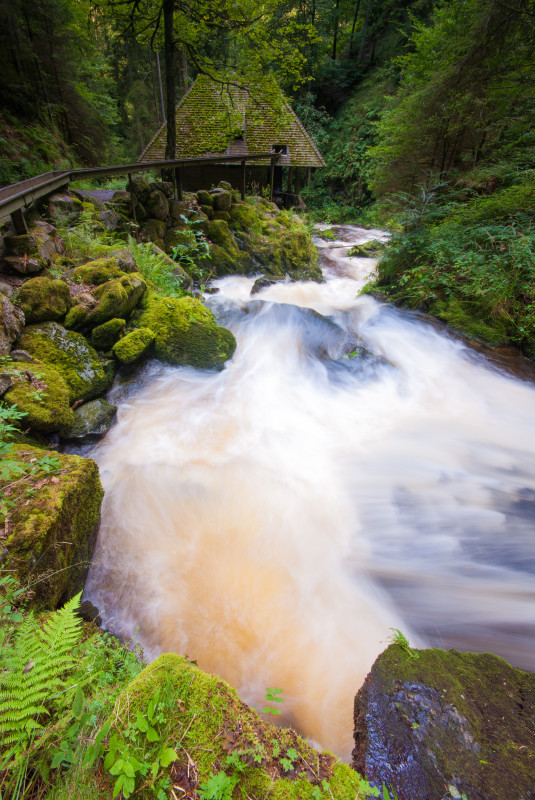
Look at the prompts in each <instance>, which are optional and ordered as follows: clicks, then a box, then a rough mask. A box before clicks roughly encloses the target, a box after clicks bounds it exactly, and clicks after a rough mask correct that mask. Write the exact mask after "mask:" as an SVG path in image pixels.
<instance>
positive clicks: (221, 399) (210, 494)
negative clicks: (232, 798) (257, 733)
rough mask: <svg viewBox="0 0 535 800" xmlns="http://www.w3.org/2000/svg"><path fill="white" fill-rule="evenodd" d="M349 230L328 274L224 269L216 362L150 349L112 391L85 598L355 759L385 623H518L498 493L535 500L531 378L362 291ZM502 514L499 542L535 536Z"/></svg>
mask: <svg viewBox="0 0 535 800" xmlns="http://www.w3.org/2000/svg"><path fill="white" fill-rule="evenodd" d="M341 232H342V235H343V236H345V241H344V238H342V240H341V241H340V242H334V243H329V250H328V252H325V255H324V261H325V263H327V264H328V267H327V269H326V278H327V281H326V283H324V284H322V285H317V284H288V283H282V284H278V285H275V286H271V287H268V288H267V289H264V290H263V291H262V292H261V293H260V294H259V295H256V296H254V297H253V298H251V297H250V296H249V295H250V291H251V288H252V285H253V280H252V279H249V278H242V277H235V278H228V279H222V280H221V281H219V282H218V285H219V288H220V290H221V291H220V294H219V295H216V296H214V297H213V298H212V300H211V303H212V307H213V309H214V311H215V313H216V314H217V315H218V316H219V318H220V319H221V320H222V321H223V322H224V324H226V325H227V326H228V327H231V328H232V330H233V331H234V333H235V335H236V337H237V340H238V348H237V351H236V354H235V356H234V358H233V360H232V361H231V362H230V363H228V364H227V365H226V368H225V369H224V370H223V371H222V372H220V373H210V372H201V371H197V370H193V369H188V368H162V369H161V370H160V372H159V373H158V374H157V375H156V376H155V377H154V378H153V380H152V382H150V384H149V385H148V386H145V388H142V389H140V390H139V391H137V392H133V393H132V394H131V395H130V397H129V398H128V399H127V400H126V401H125V402H123V404H122V405H121V407H120V411H119V420H118V423H117V425H116V426H115V427H114V429H113V430H112V431H111V433H110V434H109V435H108V437H107V438H106V440H105V442H104V443H103V445H102V446H101V447H100V449H99V450H98V452H97V460H98V463H99V465H100V469H101V475H102V482H103V485H104V489H105V493H106V494H105V500H104V506H103V517H102V528H101V531H100V535H99V540H98V545H97V549H96V553H95V558H94V562H93V565H92V568H91V572H90V577H89V580H88V584H87V589H86V596H87V597H88V598H89V599H91V600H92V602H93V603H95V605H96V606H97V607H98V608H99V609H100V610H101V612H102V616H103V619H104V622H105V624H106V625H107V627H109V628H110V629H111V630H114V631H115V632H117V633H119V634H120V635H122V636H126V637H131V638H133V639H134V640H136V641H139V642H140V643H141V644H142V646H143V648H144V649H145V652H146V654H147V655H148V656H149V657H153V656H156V655H157V654H158V653H160V652H162V651H176V652H180V653H182V654H185V655H187V656H188V657H189V658H191V659H195V660H196V661H197V662H198V664H199V666H200V667H202V668H203V669H206V670H208V671H211V672H215V673H218V674H220V675H221V676H222V677H223V678H225V679H226V680H228V681H229V682H230V683H232V684H233V685H234V686H235V687H236V688H237V689H238V691H239V692H240V694H241V696H242V697H243V698H244V699H245V700H247V701H248V702H251V703H253V704H255V705H257V706H258V705H263V704H264V701H263V694H264V690H265V688H266V687H267V686H278V687H282V688H283V690H284V697H285V703H284V705H283V710H284V721H285V722H286V723H288V724H292V725H294V726H295V727H296V728H297V729H298V730H299V731H300V732H302V733H303V734H305V735H307V736H309V737H310V738H311V739H312V740H313V741H315V742H317V743H319V744H321V745H322V746H324V747H328V748H329V749H331V750H333V751H334V752H336V753H338V754H339V755H340V756H342V757H345V758H348V757H349V753H350V750H351V745H352V741H351V740H352V730H351V726H352V707H353V697H354V695H355V693H356V691H357V689H358V688H359V687H360V686H361V684H362V682H363V680H364V678H365V676H366V673H367V671H368V670H369V668H370V667H371V665H372V663H373V661H374V659H375V657H376V656H377V654H378V653H379V652H380V651H381V650H383V649H384V648H385V646H386V645H387V641H388V638H389V635H390V633H391V631H390V630H389V629H390V628H395V627H398V628H401V629H402V630H403V631H404V632H405V633H406V634H408V635H410V638H411V640H412V641H413V642H414V643H415V644H418V643H424V642H425V641H429V640H433V636H434V637H435V641H438V642H439V643H445V644H446V645H447V644H448V642H449V641H450V639H453V640H455V635H458V636H459V637H460V639H462V637H463V635H464V636H465V638H467V639H468V640H469V638H470V631H473V630H476V631H481V630H482V629H484V630H486V631H487V633H488V635H489V636H490V633H489V631H491V628H492V625H493V624H494V622H495V621H496V620H497V621H498V623H499V626H501V627H502V628H503V627H504V626H505V628H507V626H508V625H510V624H511V621H512V620H513V619H514V620H516V621H517V623H518V624H519V625H520V626H521V627H522V625H524V626H527V625H529V614H530V613H531V612H530V611H529V608H530V602H532V600H533V594H531V597H530V592H531V593H532V592H533V580H532V575H531V576H530V575H529V574H526V572H525V570H524V571H522V569H520V570H518V569H516V568H515V566H514V564H513V563H507V559H504V556H503V547H502V544H501V542H502V539H503V540H505V537H506V532H507V524H506V517H507V512H506V508H505V506H506V505H507V507H508V509H509V511H511V508H513V507H514V503H515V502H516V501H518V498H519V497H520V496H522V492H524V493H525V492H528V494H529V492H532V493H533V496H534V497H535V481H534V478H533V475H534V474H535V464H534V457H533V452H534V451H535V441H533V434H532V433H531V428H530V427H529V425H530V421H531V417H532V412H533V407H534V405H533V401H534V398H535V393H534V392H533V389H532V387H531V386H530V385H529V384H527V383H523V382H521V381H517V380H514V379H511V378H508V377H507V376H505V375H502V374H500V373H499V372H497V371H496V370H493V369H491V368H490V367H489V365H488V364H486V363H484V362H482V361H481V359H479V360H478V357H475V356H472V354H471V351H469V349H468V348H467V347H466V346H465V345H463V344H461V343H459V342H458V341H455V340H453V339H451V338H449V337H448V336H447V334H445V333H441V332H440V331H437V330H435V329H434V328H433V327H431V326H430V325H429V324H427V323H425V322H422V321H420V320H417V319H414V318H412V317H407V316H406V315H404V314H402V313H400V312H397V311H396V310H395V309H388V308H385V307H384V306H381V305H380V304H379V303H377V302H376V301H374V300H373V299H371V298H367V297H363V298H359V299H355V295H356V292H357V290H358V288H359V286H360V285H362V283H363V282H364V280H365V278H366V274H367V273H366V270H367V271H368V272H369V265H370V263H372V262H370V260H366V259H353V260H351V259H349V258H348V257H347V249H348V248H349V244H350V242H349V244H348V241H347V240H348V238H349V239H350V238H351V236H352V237H353V239H352V240H353V241H355V240H359V239H358V237H359V236H360V237H361V238H360V240H362V237H363V236H365V235H366V234H365V233H364V232H362V231H358V230H356V231H355V229H350V228H345V229H341ZM376 234H377V232H373V237H374V238H377V235H376ZM368 236H369V234H368ZM344 248H345V250H344ZM372 265H373V264H372ZM310 309H314V310H310ZM317 312H319V314H318V313H317ZM320 314H321V315H322V316H320ZM327 317H328V318H327ZM355 350H357V351H358V354H355ZM351 353H353V355H351ZM512 408H514V409H515V411H514V413H513V411H512ZM519 417H520V418H519ZM523 426H524V427H523ZM524 496H526V495H525V494H524ZM529 496H530V497H531V495H529ZM496 498H498V499H499V502H498V500H497V499H496ZM506 500H507V502H506ZM500 503H501V505H500ZM520 516H521V515H520ZM515 520H516V522H515V525H516V527H515V528H514V531H513V533H512V539H513V542H512V544H511V542H510V543H509V544H510V545H511V546H513V549H514V547H517V546H518V547H521V548H524V552H525V551H526V549H529V547H530V546H531V548H532V549H533V545H532V544H531V545H530V544H529V543H528V541H527V539H526V536H525V528H524V527H522V520H520V518H519V516H518V515H516V517H515ZM526 530H527V529H526ZM504 546H505V545H504ZM489 553H490V554H493V553H494V554H496V558H495V561H494V562H493V561H492V558H490V557H489ZM498 553H499V555H497V554H498ZM509 561H511V560H509ZM531 608H532V606H531ZM467 620H468V625H469V628H468V629H465V628H463V625H465V624H466V621H467ZM457 621H458V622H457ZM411 624H413V625H414V628H415V629H418V631H419V632H420V633H421V634H422V636H421V638H418V637H417V636H415V635H414V631H413V630H412V628H411ZM448 625H449V626H450V627H449V628H448ZM441 626H442V627H441ZM470 626H471V627H470ZM485 626H486V627H485ZM442 630H443V631H444V633H442V632H441V631H442ZM448 636H450V639H448ZM491 638H492V637H491ZM481 641H482V642H486V639H485V637H484V636H483V638H482V640H481ZM523 641H524V638H523V635H520V636H519V640H518V642H519V643H518V647H519V653H520V655H519V658H520V660H522V657H523V656H522V652H523V651H522V647H523V645H522V642H523ZM491 644H492V642H491ZM465 649H470V648H469V646H466V648H465ZM488 649H494V650H495V651H497V650H498V649H499V648H497V647H494V648H493V647H489V648H488ZM502 654H504V653H502ZM524 655H525V653H524Z"/></svg>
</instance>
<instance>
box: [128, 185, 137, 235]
mask: <svg viewBox="0 0 535 800" xmlns="http://www.w3.org/2000/svg"><path fill="white" fill-rule="evenodd" d="M128 185H129V186H130V211H131V212H132V219H133V220H134V225H137V218H136V196H135V194H134V192H133V188H132V187H133V184H132V173H131V172H129V173H128Z"/></svg>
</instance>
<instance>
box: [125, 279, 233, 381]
mask: <svg viewBox="0 0 535 800" xmlns="http://www.w3.org/2000/svg"><path fill="white" fill-rule="evenodd" d="M143 305H144V310H143V312H142V314H141V315H140V318H139V325H140V326H141V327H145V328H150V329H151V330H152V331H154V332H155V333H156V339H155V341H154V355H155V356H156V358H159V359H160V360H162V361H166V362H168V363H170V364H188V365H190V366H192V367H200V368H204V369H211V368H214V367H215V368H216V369H217V368H221V367H222V366H223V364H224V363H225V361H226V360H227V359H228V358H231V357H232V355H233V353H234V350H235V348H236V340H235V339H234V336H233V335H232V333H231V332H230V331H228V330H227V329H226V328H222V327H221V326H220V325H218V324H217V323H216V321H215V319H214V317H213V315H212V313H211V312H210V311H208V309H207V308H205V307H204V306H203V305H202V303H200V302H199V301H198V300H195V299H194V298H192V297H181V298H178V299H175V298H170V297H161V296H157V295H154V294H149V295H148V296H147V297H146V298H145V300H144V303H143Z"/></svg>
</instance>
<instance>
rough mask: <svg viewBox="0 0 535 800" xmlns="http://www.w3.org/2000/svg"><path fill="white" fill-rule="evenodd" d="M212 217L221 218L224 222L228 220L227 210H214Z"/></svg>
mask: <svg viewBox="0 0 535 800" xmlns="http://www.w3.org/2000/svg"><path fill="white" fill-rule="evenodd" d="M212 219H222V220H223V221H224V222H230V214H229V212H228V211H214V213H213V216H212Z"/></svg>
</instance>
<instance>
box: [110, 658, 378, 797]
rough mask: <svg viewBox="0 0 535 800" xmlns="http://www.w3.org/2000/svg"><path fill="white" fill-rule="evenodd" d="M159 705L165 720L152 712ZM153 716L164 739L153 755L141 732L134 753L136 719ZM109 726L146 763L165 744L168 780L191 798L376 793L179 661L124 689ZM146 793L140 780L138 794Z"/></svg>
mask: <svg viewBox="0 0 535 800" xmlns="http://www.w3.org/2000/svg"><path fill="white" fill-rule="evenodd" d="M155 698H156V700H155ZM155 702H156V703H157V704H158V711H159V714H158V715H154V712H153V710H151V711H150V712H149V707H150V708H151V709H154V705H155ZM151 704H152V706H151ZM149 713H150V714H151V716H152V719H153V720H154V722H153V725H154V730H155V733H156V737H157V741H155V743H154V745H152V749H150V747H151V746H150V745H148V743H147V737H146V736H145V734H143V733H142V732H141V731H140V732H139V735H137V734H134V736H133V737H129V740H128V741H129V744H128V745H126V740H127V738H126V729H127V726H128V721H129V719H132V718H136V717H137V716H138V715H139V716H140V717H141V718H143V719H147V718H148V714H149ZM109 722H110V725H111V728H110V735H111V736H112V737H113V736H114V734H116V739H115V740H114V741H118V742H122V743H123V744H122V745H119V748H118V749H120V748H121V747H122V748H126V747H128V748H129V752H130V753H131V754H132V755H133V756H134V757H135V758H137V759H138V760H145V761H149V762H150V761H153V760H154V759H155V757H156V755H157V754H158V752H159V751H160V749H161V748H162V746H163V745H164V744H165V746H166V747H168V748H169V749H170V751H174V756H175V757H174V760H172V761H171V763H168V765H167V767H166V769H165V770H164V773H163V776H165V774H166V773H167V775H168V776H169V778H170V780H171V782H172V785H173V784H174V785H175V786H177V787H181V788H183V789H187V793H188V796H190V797H199V796H203V797H213V798H222V797H231V796H232V797H234V796H235V797H238V796H240V797H241V796H243V797H250V798H255V799H256V800H267V798H268V797H269V798H270V800H333V798H336V800H364V798H365V797H366V790H367V789H368V788H369V787H368V786H367V784H366V783H365V781H363V780H362V779H361V777H360V776H359V775H357V773H356V772H354V771H353V770H352V769H350V768H349V767H348V766H347V765H346V764H342V763H340V762H339V761H337V759H336V758H334V756H332V755H331V754H330V753H325V752H323V753H320V752H318V751H317V750H315V749H314V748H313V747H312V746H311V745H310V744H308V743H307V742H305V741H304V740H303V739H302V738H301V737H299V736H298V735H297V733H296V732H295V731H294V730H292V729H291V728H276V727H274V726H273V725H270V724H268V723H266V722H264V721H263V720H261V719H260V716H259V715H258V713H257V712H256V711H255V710H254V709H252V708H251V707H250V706H247V705H246V704H245V703H243V702H242V701H241V700H240V699H239V697H238V695H237V694H236V691H235V690H234V689H233V688H232V687H231V686H229V684H227V683H225V682H224V681H223V680H221V679H220V678H218V677H217V676H215V675H209V674H208V673H206V672H203V671H202V670H200V669H199V668H198V667H196V666H194V665H193V664H191V663H189V662H188V661H187V660H186V659H185V658H182V657H181V656H178V655H175V654H173V653H167V654H165V655H162V656H160V657H159V658H157V659H156V661H154V662H153V663H152V664H151V665H150V666H148V667H146V668H145V669H144V670H143V672H141V673H140V675H139V676H138V677H137V678H135V679H134V680H133V681H132V682H131V683H130V684H128V685H127V686H126V688H125V689H123V691H122V692H121V694H120V695H119V697H118V699H117V702H116V704H115V708H114V710H113V713H112V714H111V716H110V718H109ZM156 737H154V738H155V739H156ZM170 755H171V756H173V753H172V752H171V753H170ZM163 776H162V777H163ZM140 785H141V779H140V778H137V779H136V784H135V788H139V787H140ZM217 786H219V790H218V791H216V787H217ZM222 786H226V787H227V791H226V792H225V793H224V794H223V793H222V789H221V787H222ZM234 787H236V792H235V793H234V794H232V790H233V789H234ZM238 788H239V791H240V794H238ZM201 793H202V795H201Z"/></svg>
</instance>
